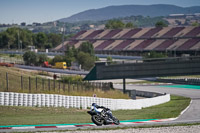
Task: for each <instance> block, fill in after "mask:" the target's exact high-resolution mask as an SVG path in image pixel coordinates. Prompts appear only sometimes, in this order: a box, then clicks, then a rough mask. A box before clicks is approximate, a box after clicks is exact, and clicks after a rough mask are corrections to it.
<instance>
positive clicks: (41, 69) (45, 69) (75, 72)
mask: <svg viewBox="0 0 200 133" xmlns="http://www.w3.org/2000/svg"><path fill="white" fill-rule="evenodd" d="M15 67H18V68H22V69H29V70H39V71H47V72H53V73H62V74H78V75H87V74H88V71H74V70H68V69H67V70H63V69H54V68H45V67H37V66H26V65H17V64H16V65H15Z"/></svg>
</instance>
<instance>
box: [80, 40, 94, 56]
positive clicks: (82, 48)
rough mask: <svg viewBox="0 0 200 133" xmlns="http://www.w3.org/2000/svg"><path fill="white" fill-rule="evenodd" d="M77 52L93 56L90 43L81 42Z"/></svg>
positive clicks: (92, 48)
mask: <svg viewBox="0 0 200 133" xmlns="http://www.w3.org/2000/svg"><path fill="white" fill-rule="evenodd" d="M78 50H79V51H82V52H84V53H88V54H89V55H90V56H94V47H93V45H92V43H90V42H83V43H82V44H81V45H80V47H79V49H78Z"/></svg>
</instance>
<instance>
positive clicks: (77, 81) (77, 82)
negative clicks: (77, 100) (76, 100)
mask: <svg viewBox="0 0 200 133" xmlns="http://www.w3.org/2000/svg"><path fill="white" fill-rule="evenodd" d="M78 87H79V82H78V81H77V91H79V88H78Z"/></svg>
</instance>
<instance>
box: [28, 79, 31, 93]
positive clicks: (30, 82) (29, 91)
mask: <svg viewBox="0 0 200 133" xmlns="http://www.w3.org/2000/svg"><path fill="white" fill-rule="evenodd" d="M28 81H29V93H31V77H28Z"/></svg>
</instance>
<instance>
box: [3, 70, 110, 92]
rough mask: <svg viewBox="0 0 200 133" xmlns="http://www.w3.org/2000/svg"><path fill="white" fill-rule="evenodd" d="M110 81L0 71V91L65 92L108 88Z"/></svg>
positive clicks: (104, 89)
mask: <svg viewBox="0 0 200 133" xmlns="http://www.w3.org/2000/svg"><path fill="white" fill-rule="evenodd" d="M111 87H112V83H103V82H87V81H79V82H65V81H64V80H52V79H46V78H41V77H33V76H26V75H20V74H19V75H17V74H12V73H8V72H1V73H0V91H2V92H3V91H4V92H24V93H53V94H55V93H56V94H67V95H70V94H72V93H73V92H75V91H76V92H81V91H95V90H103V91H106V90H110V88H111Z"/></svg>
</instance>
